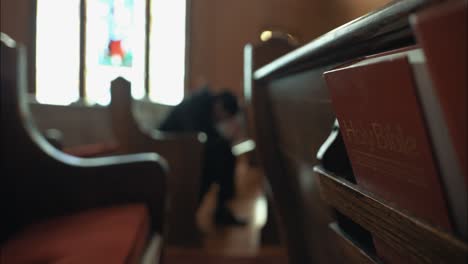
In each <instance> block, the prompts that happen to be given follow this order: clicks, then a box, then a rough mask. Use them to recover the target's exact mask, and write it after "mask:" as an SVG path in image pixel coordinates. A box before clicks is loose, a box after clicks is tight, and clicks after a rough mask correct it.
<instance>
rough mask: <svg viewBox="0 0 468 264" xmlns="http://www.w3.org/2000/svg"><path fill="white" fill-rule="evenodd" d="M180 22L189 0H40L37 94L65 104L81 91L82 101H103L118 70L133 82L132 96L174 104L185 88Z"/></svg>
mask: <svg viewBox="0 0 468 264" xmlns="http://www.w3.org/2000/svg"><path fill="white" fill-rule="evenodd" d="M83 3H84V5H82V4H83ZM147 3H150V6H149V7H147V6H146V5H147ZM82 8H84V9H82ZM147 8H150V12H146V10H147ZM80 14H81V15H80ZM148 15H149V17H148ZM147 23H149V29H150V30H149V36H146V32H147ZM185 24H186V0H60V1H59V0H37V27H36V69H37V70H36V84H37V85H36V98H37V100H38V101H39V102H40V103H48V104H62V105H67V104H70V103H72V102H75V101H78V100H79V99H80V96H82V97H84V98H81V99H83V100H84V102H86V103H87V104H91V105H92V104H100V105H107V104H108V103H109V102H110V90H109V88H110V82H111V81H112V80H113V79H115V78H117V77H119V76H122V77H124V78H126V79H127V80H129V81H130V82H131V83H132V96H133V98H135V99H141V98H143V97H144V96H148V98H149V99H150V100H151V101H154V102H159V103H163V104H169V105H175V104H178V103H179V102H180V101H182V99H183V97H184V88H185V85H184V84H185V63H186V62H185V57H186V54H185V46H186V43H185V41H186V39H185V36H186V31H185V28H186V27H185ZM81 25H83V26H81ZM83 29H84V38H83V39H80V36H81V35H82V34H83V32H81V31H80V30H83ZM147 37H149V39H147ZM147 42H148V44H149V45H148V46H147V45H146V44H147ZM80 47H84V51H85V55H84V62H80V58H81V56H80ZM146 61H148V62H149V64H148V65H149V67H148V69H147V68H146ZM80 70H82V72H83V73H84V75H82V76H81V77H83V79H80ZM146 76H149V78H146ZM146 81H148V83H146ZM145 85H148V86H149V87H148V89H145V88H146V87H145ZM80 86H81V87H84V89H82V90H80ZM146 91H149V92H148V94H146Z"/></svg>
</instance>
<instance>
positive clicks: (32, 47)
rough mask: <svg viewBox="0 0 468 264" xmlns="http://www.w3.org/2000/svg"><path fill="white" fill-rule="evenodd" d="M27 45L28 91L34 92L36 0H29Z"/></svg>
mask: <svg viewBox="0 0 468 264" xmlns="http://www.w3.org/2000/svg"><path fill="white" fill-rule="evenodd" d="M29 17H30V19H29V45H28V50H27V52H28V60H29V62H28V64H29V68H28V93H30V94H36V34H37V33H36V32H37V0H31V8H30V15H29Z"/></svg>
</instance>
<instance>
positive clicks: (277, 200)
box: [245, 43, 337, 263]
mask: <svg viewBox="0 0 468 264" xmlns="http://www.w3.org/2000/svg"><path fill="white" fill-rule="evenodd" d="M269 45H272V46H270V47H269ZM275 45H277V43H262V45H260V46H258V47H255V46H254V47H252V48H250V51H249V50H248V49H249V48H247V55H249V53H250V56H251V57H250V58H249V57H247V58H246V61H250V64H251V65H247V64H246V65H245V66H247V67H250V68H251V69H254V68H255V66H253V65H255V61H261V57H260V58H258V59H257V53H258V54H259V56H265V54H268V55H269V56H270V58H271V56H275V54H279V55H281V53H282V51H284V49H282V48H281V47H277V48H276V49H275V48H274V47H275ZM257 50H258V51H257ZM262 50H266V52H263V54H262ZM264 67H268V64H267V65H266V66H264ZM260 69H262V68H260ZM254 74H255V72H253V71H252V73H248V72H247V74H246V85H245V87H246V100H248V101H249V102H250V103H249V104H250V105H251V107H252V110H253V111H252V120H253V122H252V123H253V126H254V130H255V140H256V146H257V150H258V154H259V159H260V163H261V165H262V166H263V168H264V170H265V174H266V177H267V180H268V183H269V187H270V188H271V192H272V196H273V200H274V209H275V210H276V212H277V214H278V216H279V223H280V226H281V229H282V230H284V238H285V242H286V245H287V248H288V254H289V258H290V263H335V262H334V261H333V257H334V256H336V254H335V251H334V248H333V246H331V245H332V243H331V240H332V238H331V235H330V234H329V232H328V224H329V223H330V222H331V221H332V218H331V216H330V212H329V209H328V208H327V207H326V206H324V204H323V203H322V202H321V200H320V197H319V192H318V185H317V181H316V177H315V176H314V175H313V170H312V168H313V166H314V165H316V164H317V160H316V158H315V153H316V151H317V150H318V148H319V146H320V145H321V144H322V142H323V141H324V140H325V138H326V137H327V136H328V134H329V130H330V128H331V126H332V123H333V120H334V116H333V113H332V111H331V108H330V102H329V98H328V94H327V91H326V89H325V87H324V84H323V83H322V82H319V85H313V86H312V85H308V83H309V82H311V81H317V80H319V81H320V80H321V72H319V71H307V72H304V73H300V74H297V75H293V76H288V77H285V78H284V79H282V80H281V81H280V82H279V83H275V86H269V83H267V82H266V81H265V82H263V81H261V82H260V81H257V80H255V77H254ZM249 76H251V79H250V80H249ZM336 263H337V262H336Z"/></svg>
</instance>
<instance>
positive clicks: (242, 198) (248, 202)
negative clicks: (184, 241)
mask: <svg viewBox="0 0 468 264" xmlns="http://www.w3.org/2000/svg"><path fill="white" fill-rule="evenodd" d="M263 180H264V178H263V174H262V173H261V171H260V170H259V169H255V168H250V167H248V166H247V163H246V162H243V161H242V160H240V161H239V162H238V165H237V168H236V189H237V193H236V197H235V199H234V200H233V201H232V202H231V203H230V204H229V206H230V208H231V209H232V210H233V212H234V213H235V214H236V215H237V216H238V217H239V218H242V219H246V220H247V221H248V223H249V224H248V225H247V226H245V227H230V228H219V227H216V226H215V225H214V224H213V221H212V214H213V211H214V208H215V206H216V193H217V186H212V188H211V190H210V192H209V193H208V194H207V195H206V196H205V198H204V200H203V202H202V205H201V206H200V209H199V211H198V214H197V222H198V225H199V228H200V230H201V231H202V233H203V235H204V237H203V247H202V249H188V248H166V250H165V256H166V257H165V259H166V262H165V263H168V264H179V263H239V264H243V263H249V264H250V263H259V264H261V263H272V264H276V263H278V264H287V260H286V253H285V250H284V249H283V248H282V247H281V246H279V245H278V246H268V247H267V246H262V245H261V240H260V238H261V229H262V227H263V226H264V225H265V223H266V221H267V202H266V198H265V194H264V193H263V188H262V186H263Z"/></svg>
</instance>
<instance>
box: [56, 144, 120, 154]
mask: <svg viewBox="0 0 468 264" xmlns="http://www.w3.org/2000/svg"><path fill="white" fill-rule="evenodd" d="M118 150H119V146H118V145H117V143H114V142H102V143H94V144H87V145H81V146H76V147H71V148H65V149H63V152H65V153H67V154H70V155H72V156H77V157H99V156H110V155H115V154H118Z"/></svg>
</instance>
